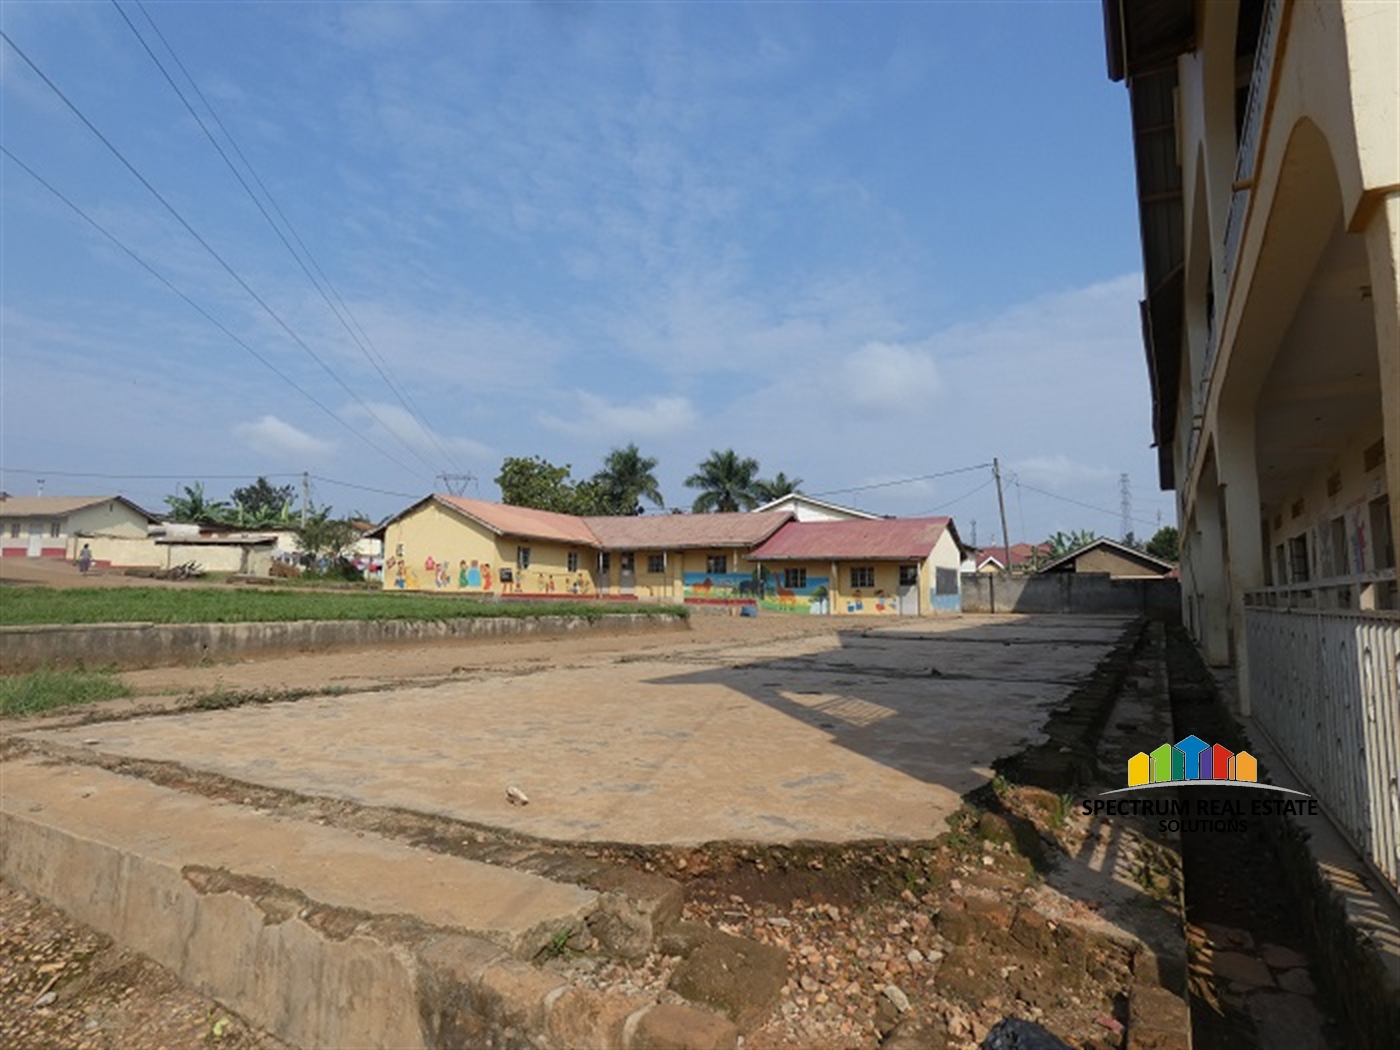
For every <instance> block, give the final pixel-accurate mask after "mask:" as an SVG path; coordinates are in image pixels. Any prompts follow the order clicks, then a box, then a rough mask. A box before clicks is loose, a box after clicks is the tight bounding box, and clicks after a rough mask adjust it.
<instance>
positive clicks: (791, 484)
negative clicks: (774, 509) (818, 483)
mask: <svg viewBox="0 0 1400 1050" xmlns="http://www.w3.org/2000/svg"><path fill="white" fill-rule="evenodd" d="M801 484H802V479H801V478H789V477H788V476H787V475H786V474H784V473H783V472H782V471H781V470H780V471H778V473H776V474H774V475H773V476H772V477H771V478H760V479H759V480H757V481H755V482H754V483H753V487H754V496H755V497H756V498H757V499H758V502H759V503H772V502H773V501H774V500H775V499H781V498H782V497H784V496H790V495H791V494H792V493H794V492H796V491H797V486H798V485H801Z"/></svg>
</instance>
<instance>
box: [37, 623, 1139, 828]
mask: <svg viewBox="0 0 1400 1050" xmlns="http://www.w3.org/2000/svg"><path fill="white" fill-rule="evenodd" d="M1126 623H1127V621H1126V620H1123V619H1115V618H1111V617H1104V618H1083V617H1079V618H1066V617H1040V618H1034V619H1020V618H1017V619H1006V618H990V617H989V618H965V619H961V620H947V621H938V620H915V621H907V622H902V623H893V622H891V623H882V624H867V623H864V622H860V621H847V622H841V623H839V624H835V625H833V626H834V627H836V630H835V631H834V632H833V633H830V634H824V635H818V636H812V635H807V636H803V637H796V638H787V639H783V640H780V641H776V642H769V643H751V642H747V641H745V640H743V639H741V638H736V640H735V641H734V642H733V643H728V644H721V645H717V646H714V647H711V648H708V649H706V650H704V651H697V650H696V649H694V648H684V647H677V648H676V649H675V650H673V651H670V652H668V651H666V650H664V649H662V650H658V649H655V648H652V649H648V650H647V651H643V652H638V653H635V654H626V653H624V654H622V655H620V656H619V655H617V654H609V655H606V656H600V657H595V658H592V659H587V658H585V659H583V660H581V661H580V662H579V663H578V664H577V665H574V666H568V667H555V668H553V669H549V670H539V671H535V672H534V673H530V674H526V675H516V674H511V673H510V668H509V666H506V667H504V668H500V669H498V673H496V674H489V673H488V674H487V675H485V676H483V677H481V678H478V679H476V680H467V681H453V682H449V683H446V684H443V685H440V686H436V687H432V688H408V689H399V690H392V691H388V692H377V693H372V694H358V695H348V696H340V697H324V698H316V699H307V700H302V701H300V702H297V703H287V704H273V705H268V706H257V707H244V708H239V709H235V710H227V711H217V712H208V713H198V714H184V715H178V716H168V717H159V718H146V719H134V720H131V721H126V722H119V723H110V724H105V725H100V726H87V727H83V728H78V729H73V730H58V731H54V730H50V731H41V732H35V733H31V734H26V735H29V736H32V737H34V738H36V739H39V740H44V741H50V742H53V743H57V744H63V745H68V746H91V747H94V748H96V749H97V750H100V751H102V752H104V753H107V754H112V755H118V756H127V757H132V758H145V759H155V760H163V761H173V762H177V763H180V764H182V765H185V766H188V767H190V768H192V769H198V770H203V771H208V772H212V773H217V774H221V775H224V776H228V777H232V778H235V779H238V780H242V781H247V782H251V783H257V784H263V785H267V786H271V787H277V788H281V789H284V790H289V791H294V792H298V793H304V794H310V795H326V796H331V797H335V798H342V799H348V800H351V801H354V802H358V803H361V804H373V805H386V806H398V807H403V808H407V809H411V810H415V811H422V812H431V813H436V814H440V815H444V816H450V817H455V818H458V819H463V820H468V821H473V822H481V823H486V824H491V825H495V826H501V827H507V828H512V829H515V830H518V831H521V832H524V833H527V834H531V835H535V836H540V837H544V838H552V839H560V840H570V841H627V842H642V843H656V844H660V843H674V844H692V843H699V842H704V841H711V840H758V841H766V842H791V841H795V840H800V839H812V840H822V841H850V840H856V839H864V838H873V837H889V838H926V837H931V836H933V835H937V834H939V833H941V832H942V831H943V830H944V819H945V818H946V817H947V816H948V815H949V814H951V813H952V812H953V811H954V810H955V809H956V808H957V806H958V805H959V804H960V801H961V796H962V794H963V793H965V792H966V791H968V790H970V789H972V788H975V787H977V786H979V785H980V784H982V783H984V782H985V781H986V780H987V779H989V778H990V776H991V765H992V762H993V761H994V760H995V759H997V758H998V757H1001V756H1003V755H1008V754H1011V753H1014V752H1016V751H1018V750H1020V749H1022V748H1024V747H1025V746H1027V745H1029V744H1032V743H1036V742H1038V741H1039V739H1040V736H1039V727H1040V726H1041V725H1042V724H1043V723H1044V721H1045V720H1046V718H1047V717H1048V713H1049V711H1050V709H1051V708H1052V707H1053V706H1054V705H1055V704H1056V703H1057V702H1059V701H1060V700H1061V699H1062V698H1063V697H1064V696H1065V695H1067V694H1068V692H1069V691H1070V689H1071V687H1072V684H1073V683H1074V682H1076V681H1078V680H1080V679H1082V678H1083V677H1085V676H1086V675H1088V674H1089V673H1090V672H1091V671H1092V670H1093V668H1094V666H1095V665H1096V664H1097V662H1098V661H1099V660H1100V659H1101V658H1102V657H1103V656H1105V655H1106V654H1107V653H1108V652H1109V651H1110V650H1111V648H1112V645H1113V643H1114V642H1115V641H1116V640H1117V639H1118V637H1119V636H1120V635H1121V633H1122V630H1123V628H1124V627H1125V626H1126ZM1003 643H1014V644H1011V645H1007V644H1003ZM564 644H566V643H561V646H562V645H564ZM935 671H937V672H938V673H937V674H935V673H934V672H935ZM954 674H955V676H954ZM87 740H95V741H96V743H95V744H92V745H85V744H84V741H87ZM510 784H516V785H519V786H520V787H521V788H523V789H524V791H525V792H526V794H527V795H528V796H529V797H530V800H531V802H530V805H529V806H527V807H514V806H511V805H509V803H508V802H507V800H506V794H505V789H506V787H507V785H510Z"/></svg>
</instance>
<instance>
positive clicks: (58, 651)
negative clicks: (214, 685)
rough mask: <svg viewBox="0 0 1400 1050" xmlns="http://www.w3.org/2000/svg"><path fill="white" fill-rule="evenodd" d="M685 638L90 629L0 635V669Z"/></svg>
mask: <svg viewBox="0 0 1400 1050" xmlns="http://www.w3.org/2000/svg"><path fill="white" fill-rule="evenodd" d="M667 629H669V630H677V629H679V630H687V629H689V623H688V621H686V620H685V619H683V618H681V617H678V616H670V615H664V614H661V613H645V612H636V613H625V614H615V615H608V616H599V617H596V618H593V619H589V618H587V617H583V616H531V617H523V616H522V617H515V616H479V617H471V618H462V619H454V620H301V621H295V622H290V623H183V624H157V623H96V624H43V625H39V626H33V627H5V628H0V668H3V669H4V671H5V672H6V673H8V674H14V673H18V672H21V671H33V670H36V669H38V668H41V667H53V668H63V667H74V666H78V665H82V666H85V667H168V666H175V665H180V664H197V663H201V662H205V661H217V660H233V659H237V658H239V657H243V656H250V655H253V654H257V653H271V652H286V651H293V652H296V651H308V650H315V651H323V650H327V649H354V648H364V647H368V646H379V645H413V644H423V643H427V642H445V641H453V640H461V641H467V640H470V639H477V638H507V637H518V636H522V635H554V634H573V633H576V632H580V631H604V632H606V631H639V630H642V631H644V630H667Z"/></svg>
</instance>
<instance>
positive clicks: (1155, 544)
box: [1143, 525, 1181, 561]
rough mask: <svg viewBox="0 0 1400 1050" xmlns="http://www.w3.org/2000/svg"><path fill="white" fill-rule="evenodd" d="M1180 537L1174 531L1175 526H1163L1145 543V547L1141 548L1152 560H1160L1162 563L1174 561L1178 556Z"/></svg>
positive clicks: (1179, 552)
mask: <svg viewBox="0 0 1400 1050" xmlns="http://www.w3.org/2000/svg"><path fill="white" fill-rule="evenodd" d="M1180 544H1181V536H1180V534H1179V533H1178V532H1177V531H1176V526H1175V525H1163V526H1162V527H1161V528H1160V529H1158V530H1157V531H1156V532H1155V533H1153V534H1152V538H1151V539H1150V540H1148V541H1147V546H1146V547H1144V548H1143V550H1145V551H1146V552H1147V553H1148V554H1150V555H1152V556H1153V557H1154V558H1161V559H1162V560H1163V561H1176V560H1177V558H1178V557H1179V556H1180V554H1181V551H1180Z"/></svg>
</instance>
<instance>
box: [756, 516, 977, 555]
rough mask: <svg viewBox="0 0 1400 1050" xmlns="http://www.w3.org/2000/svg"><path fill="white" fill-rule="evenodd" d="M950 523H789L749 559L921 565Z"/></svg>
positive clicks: (937, 520)
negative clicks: (863, 561)
mask: <svg viewBox="0 0 1400 1050" xmlns="http://www.w3.org/2000/svg"><path fill="white" fill-rule="evenodd" d="M948 530H951V531H952V532H953V538H954V540H956V539H957V530H956V529H955V528H953V519H952V518H948V517H938V518H879V519H876V520H874V521H793V522H789V523H788V524H786V525H784V526H783V527H782V528H781V529H779V530H778V531H777V533H776V534H775V535H774V536H773V537H772V538H771V539H770V540H768V542H767V543H765V544H763V546H761V547H759V548H758V549H757V550H755V551H753V552H752V553H751V554H750V555H749V557H750V558H753V559H754V560H757V561H791V560H799V559H813V560H816V559H830V560H834V561H846V560H851V559H862V560H868V561H880V560H893V559H899V560H901V561H922V560H923V559H925V558H927V557H928V556H929V552H930V551H932V550H933V548H934V545H935V544H937V543H938V541H939V539H940V538H941V537H942V535H943V533H944V532H945V531H948Z"/></svg>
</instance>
